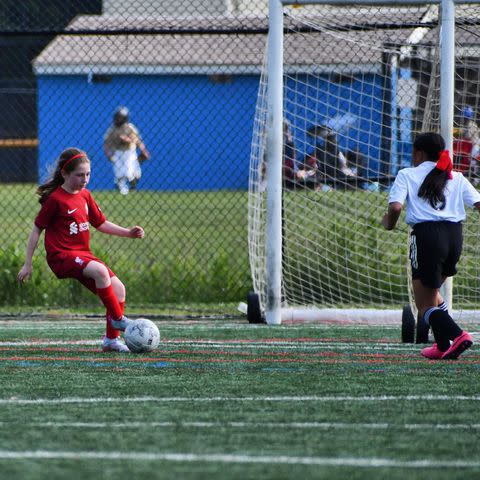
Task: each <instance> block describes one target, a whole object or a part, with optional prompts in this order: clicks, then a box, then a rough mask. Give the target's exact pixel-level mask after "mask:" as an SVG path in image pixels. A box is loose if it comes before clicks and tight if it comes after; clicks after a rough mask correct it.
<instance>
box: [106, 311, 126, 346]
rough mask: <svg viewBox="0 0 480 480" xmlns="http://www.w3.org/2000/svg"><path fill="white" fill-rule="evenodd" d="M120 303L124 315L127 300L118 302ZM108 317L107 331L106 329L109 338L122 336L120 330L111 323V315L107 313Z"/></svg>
mask: <svg viewBox="0 0 480 480" xmlns="http://www.w3.org/2000/svg"><path fill="white" fill-rule="evenodd" d="M118 304H119V305H120V308H121V309H122V315H123V311H124V308H125V302H118ZM106 318H107V331H106V337H107V338H111V339H113V338H117V337H119V336H120V330H117V329H115V328H113V326H112V324H111V323H110V315H109V314H108V312H107V314H106Z"/></svg>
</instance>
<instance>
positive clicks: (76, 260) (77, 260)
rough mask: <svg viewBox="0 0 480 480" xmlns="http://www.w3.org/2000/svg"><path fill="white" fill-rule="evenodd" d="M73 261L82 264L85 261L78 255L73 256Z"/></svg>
mask: <svg viewBox="0 0 480 480" xmlns="http://www.w3.org/2000/svg"><path fill="white" fill-rule="evenodd" d="M75 263H78V264H79V265H83V264H84V263H85V262H84V261H83V260H82V259H81V258H80V257H75Z"/></svg>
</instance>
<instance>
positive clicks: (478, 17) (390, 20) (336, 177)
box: [249, 3, 480, 321]
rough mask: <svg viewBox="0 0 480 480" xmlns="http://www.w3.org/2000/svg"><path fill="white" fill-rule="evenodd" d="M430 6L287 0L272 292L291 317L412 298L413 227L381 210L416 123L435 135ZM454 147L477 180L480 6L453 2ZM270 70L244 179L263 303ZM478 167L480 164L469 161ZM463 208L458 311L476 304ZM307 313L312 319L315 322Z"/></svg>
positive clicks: (475, 260)
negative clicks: (277, 251) (277, 255)
mask: <svg viewBox="0 0 480 480" xmlns="http://www.w3.org/2000/svg"><path fill="white" fill-rule="evenodd" d="M441 11H442V10H441V8H440V6H439V5H436V4H425V5H419V4H415V5H410V6H405V5H404V6H392V4H391V3H390V4H385V5H384V6H382V5H378V4H377V5H375V6H358V5H357V6H355V5H351V6H333V5H315V6H313V5H312V6H303V7H300V8H294V7H285V8H284V11H283V13H284V21H285V34H284V58H283V70H284V78H283V117H284V121H283V159H282V161H283V166H282V171H283V187H282V226H281V235H282V246H281V248H282V265H281V278H282V280H281V301H282V307H283V308H284V309H285V310H284V315H283V319H286V318H290V316H291V310H289V309H291V308H295V309H298V308H299V307H306V308H305V309H303V310H301V311H302V313H301V314H300V317H302V318H310V313H312V315H313V317H315V318H319V319H324V320H335V319H339V318H346V319H357V318H362V317H363V318H366V319H369V318H372V316H373V315H374V314H375V312H378V314H379V315H380V318H382V319H384V320H387V319H388V317H389V315H391V316H392V318H393V319H394V320H395V321H397V320H398V319H399V315H400V312H401V309H402V306H404V305H405V304H408V303H409V301H410V298H409V297H410V295H409V287H408V283H409V282H408V278H409V275H408V239H409V236H408V233H409V232H408V228H407V226H406V224H405V222H404V216H403V215H402V217H401V219H400V221H399V224H398V227H397V229H396V230H395V231H394V232H387V231H385V230H384V229H383V228H382V227H381V225H380V220H381V218H382V215H383V213H384V212H385V211H386V208H387V204H388V190H389V188H390V186H391V184H392V182H393V179H394V178H395V175H396V174H397V172H398V171H399V169H401V168H404V167H408V166H411V148H412V147H411V145H412V141H413V139H414V137H415V135H416V134H417V133H418V132H421V131H437V132H440V120H441V119H440V110H441V109H440V106H441V96H440V85H441V82H440V74H441V61H440V30H441V29H440V23H441V20H442V19H441ZM455 16H456V18H455V24H456V25H455V26H456V28H455V91H454V115H453V119H454V130H453V133H454V137H453V150H454V162H455V165H456V168H457V169H459V170H461V171H463V172H464V174H465V175H466V176H468V177H469V178H470V179H471V180H472V182H474V183H478V182H479V178H480V177H479V173H480V172H479V170H480V169H479V167H478V166H477V158H479V159H480V157H479V152H478V150H479V144H480V135H479V132H478V128H476V122H477V121H479V120H480V111H479V108H480V92H479V90H480V81H479V74H480V6H479V5H472V4H469V5H457V6H456V9H455ZM267 77H268V76H267V70H266V62H265V66H264V67H263V73H262V75H261V81H260V86H259V94H258V101H257V108H256V115H255V124H254V135H253V142H252V149H251V159H250V181H249V250H250V264H251V272H252V277H253V285H254V290H255V292H256V293H257V294H258V296H259V300H260V305H261V307H262V308H264V307H265V304H266V295H267V294H266V292H267V285H266V281H267V280H266V278H267V276H266V257H267V254H268V252H267V251H266V249H267V247H266V244H267V242H266V238H267V233H266V224H267V215H268V212H267V209H266V198H267V194H266V191H267V162H266V158H267V153H268V152H267V143H266V138H267V123H268V122H267V121H268V117H269V111H268V105H269V103H268V101H267V86H268V84H267V82H268V78H267ZM478 164H479V165H480V163H478ZM473 215H474V214H473V213H472V212H469V218H468V219H467V221H466V223H465V231H464V234H465V245H464V251H463V257H462V260H461V263H460V265H459V268H458V269H459V273H458V275H457V276H455V280H454V286H453V306H454V308H455V309H457V310H464V311H465V310H468V309H470V310H471V309H475V308H478V303H479V300H480V296H479V293H480V292H479V279H480V275H479V274H480V271H479V270H480V266H479V263H480V262H479V260H480V257H479V254H480V251H479V250H480V244H479V242H478V238H479V236H478V233H479V231H478V230H479V222H478V219H477V217H472V218H470V217H471V216H473ZM313 317H312V318H313Z"/></svg>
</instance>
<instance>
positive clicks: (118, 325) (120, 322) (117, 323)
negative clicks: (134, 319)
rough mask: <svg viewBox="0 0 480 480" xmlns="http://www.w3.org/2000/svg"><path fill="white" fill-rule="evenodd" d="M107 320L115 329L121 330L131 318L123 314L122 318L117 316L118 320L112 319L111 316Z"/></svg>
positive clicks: (123, 329)
mask: <svg viewBox="0 0 480 480" xmlns="http://www.w3.org/2000/svg"><path fill="white" fill-rule="evenodd" d="M109 320H110V323H111V325H112V327H113V328H114V329H115V330H122V331H123V332H124V331H125V329H126V328H127V325H128V323H129V322H131V320H130V319H129V318H127V317H126V316H125V315H123V316H122V318H119V319H118V320H114V319H113V318H109Z"/></svg>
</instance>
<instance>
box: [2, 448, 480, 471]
mask: <svg viewBox="0 0 480 480" xmlns="http://www.w3.org/2000/svg"><path fill="white" fill-rule="evenodd" d="M0 459H3V460H8V459H11V460H17V459H44V460H48V459H72V460H82V459H83V460H92V459H97V460H98V459H100V460H117V459H119V460H138V461H171V462H209V463H212V462H213V463H244V464H245V463H247V464H248V463H250V464H255V463H259V464H288V465H317V466H332V467H366V468H382V467H383V468H385V467H386V468H412V469H416V468H435V469H438V468H478V467H480V462H479V461H468V460H451V461H449V460H438V459H431V460H428V459H422V460H395V459H389V458H375V457H372V458H365V457H364V458H361V457H360V458H352V457H344V458H342V457H340V458H335V457H333V458H332V457H295V456H287V455H277V456H274V455H272V456H269V455H258V456H257V455H246V454H244V455H241V454H223V453H211V454H195V453H176V452H171V453H170V452H165V453H164V452H131V451H129V452H122V451H110V452H108V451H106V452H91V451H77V452H75V451H70V452H68V451H51V450H36V451H9V450H0Z"/></svg>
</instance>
